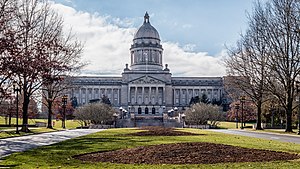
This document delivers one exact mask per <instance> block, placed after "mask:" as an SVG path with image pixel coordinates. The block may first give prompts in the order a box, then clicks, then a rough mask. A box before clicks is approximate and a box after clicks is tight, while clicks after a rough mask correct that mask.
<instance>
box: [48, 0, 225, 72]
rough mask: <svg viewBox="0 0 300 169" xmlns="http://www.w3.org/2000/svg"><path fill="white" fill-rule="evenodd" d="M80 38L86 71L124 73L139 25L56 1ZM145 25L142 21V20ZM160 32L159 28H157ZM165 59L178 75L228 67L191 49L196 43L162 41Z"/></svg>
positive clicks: (131, 21)
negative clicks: (181, 44)
mask: <svg viewBox="0 0 300 169" xmlns="http://www.w3.org/2000/svg"><path fill="white" fill-rule="evenodd" d="M53 8H54V9H55V10H56V11H57V12H59V13H60V14H61V15H62V16H63V18H64V21H65V25H66V28H67V29H69V28H72V31H73V32H74V33H76V36H77V38H78V39H79V40H81V41H83V42H85V48H84V52H83V60H84V61H88V62H89V63H90V64H89V65H88V66H87V67H85V68H84V70H83V73H85V74H95V75H105V74H107V75H119V76H120V75H121V73H122V71H123V69H124V67H125V64H126V63H130V51H129V48H130V45H131V44H132V39H133V35H134V33H135V31H136V30H137V28H135V27H133V21H134V19H130V18H128V19H125V20H121V19H119V18H113V17H111V16H100V15H99V14H97V13H93V14H91V13H88V12H82V11H76V10H75V9H74V8H72V7H69V6H65V5H62V4H58V3H53ZM141 24H142V23H141ZM158 31H159V30H158ZM162 45H163V48H164V56H163V57H164V61H165V63H168V64H169V68H170V69H171V72H172V73H173V75H175V76H223V75H224V74H225V68H224V67H222V66H221V65H220V64H218V62H219V61H220V58H221V57H213V56H208V55H207V53H205V52H203V53H201V52H200V53H195V52H192V51H193V49H194V47H195V46H194V45H192V44H186V45H185V46H184V47H180V45H178V44H177V43H173V42H168V41H166V42H163V43H162Z"/></svg>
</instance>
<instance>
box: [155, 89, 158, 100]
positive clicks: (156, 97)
mask: <svg viewBox="0 0 300 169" xmlns="http://www.w3.org/2000/svg"><path fill="white" fill-rule="evenodd" d="M158 98H159V97H158V87H156V88H155V103H156V102H157V103H158Z"/></svg>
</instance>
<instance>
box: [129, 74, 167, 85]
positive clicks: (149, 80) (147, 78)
mask: <svg viewBox="0 0 300 169" xmlns="http://www.w3.org/2000/svg"><path fill="white" fill-rule="evenodd" d="M130 83H131V84H165V82H163V81H161V80H159V79H156V78H153V77H151V76H142V77H140V78H137V79H134V80H132V81H131V82H130Z"/></svg>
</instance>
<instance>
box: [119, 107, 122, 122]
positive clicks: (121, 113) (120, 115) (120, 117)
mask: <svg viewBox="0 0 300 169" xmlns="http://www.w3.org/2000/svg"><path fill="white" fill-rule="evenodd" d="M119 110H120V118H121V119H122V117H123V107H120V108H119Z"/></svg>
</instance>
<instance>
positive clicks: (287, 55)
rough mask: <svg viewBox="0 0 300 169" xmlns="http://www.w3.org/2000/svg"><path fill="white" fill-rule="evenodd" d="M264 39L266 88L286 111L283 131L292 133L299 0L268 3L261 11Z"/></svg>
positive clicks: (299, 52) (299, 70)
mask: <svg viewBox="0 0 300 169" xmlns="http://www.w3.org/2000/svg"><path fill="white" fill-rule="evenodd" d="M265 12H266V13H265V16H266V17H265V18H267V19H266V21H265V24H266V27H265V29H266V31H265V32H266V33H265V34H264V35H265V38H266V39H268V41H267V42H268V45H269V48H270V54H269V58H270V59H269V61H268V65H267V66H268V68H269V70H270V72H272V76H269V78H268V79H267V80H268V88H269V90H270V91H271V92H272V93H273V94H274V95H275V96H276V97H277V98H278V100H279V102H280V103H281V105H282V106H283V107H284V109H285V110H286V132H292V111H293V101H294V100H295V94H296V90H295V83H296V81H297V79H298V78H299V75H300V62H299V61H300V1H299V0H272V1H271V3H267V5H266V9H265Z"/></svg>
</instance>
